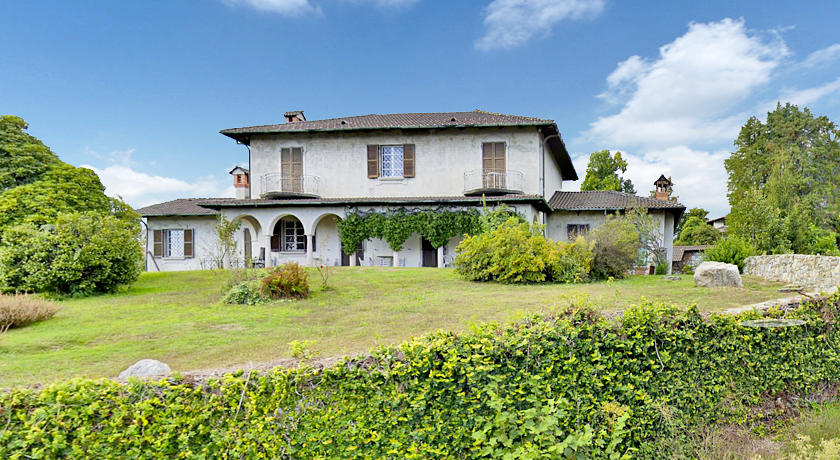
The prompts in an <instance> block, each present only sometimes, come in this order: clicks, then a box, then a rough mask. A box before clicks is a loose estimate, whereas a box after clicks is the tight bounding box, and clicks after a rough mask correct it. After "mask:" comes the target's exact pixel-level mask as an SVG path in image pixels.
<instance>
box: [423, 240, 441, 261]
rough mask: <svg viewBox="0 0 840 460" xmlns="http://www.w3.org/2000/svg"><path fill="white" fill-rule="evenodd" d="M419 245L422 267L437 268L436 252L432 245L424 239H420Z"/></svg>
mask: <svg viewBox="0 0 840 460" xmlns="http://www.w3.org/2000/svg"><path fill="white" fill-rule="evenodd" d="M420 245H421V247H422V251H423V266H424V267H437V266H438V252H437V249H435V248H434V247H432V243H429V240H427V239H426V238H420Z"/></svg>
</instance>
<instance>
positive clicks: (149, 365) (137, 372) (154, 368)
mask: <svg viewBox="0 0 840 460" xmlns="http://www.w3.org/2000/svg"><path fill="white" fill-rule="evenodd" d="M170 372H172V370H171V369H169V366H168V365H167V364H166V363H162V362H160V361H156V360H154V359H141V360H140V361H137V362H136V363H135V364H134V365H132V366H131V367H129V368H128V369H126V370H124V371H122V372H120V376H119V378H120V379H123V380H125V379H127V378H129V377H139V378H146V377H165V376H167V375H169V373H170Z"/></svg>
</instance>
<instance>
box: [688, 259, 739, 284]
mask: <svg viewBox="0 0 840 460" xmlns="http://www.w3.org/2000/svg"><path fill="white" fill-rule="evenodd" d="M694 284H695V285H697V286H700V287H744V283H743V282H741V274H740V273H738V266H737V265H732V264H725V263H723V262H703V263H702V264H700V265H698V266H697V268H696V269H695V270H694Z"/></svg>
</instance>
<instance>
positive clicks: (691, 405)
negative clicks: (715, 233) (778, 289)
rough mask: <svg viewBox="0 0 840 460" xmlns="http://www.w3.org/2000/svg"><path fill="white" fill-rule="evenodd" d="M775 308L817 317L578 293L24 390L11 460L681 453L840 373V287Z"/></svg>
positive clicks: (7, 394)
mask: <svg viewBox="0 0 840 460" xmlns="http://www.w3.org/2000/svg"><path fill="white" fill-rule="evenodd" d="M770 316H773V317H782V316H784V317H788V318H800V319H805V320H807V325H806V326H801V327H789V328H777V329H755V328H748V327H742V326H740V325H739V321H741V320H744V319H751V318H756V317H757V313H755V312H750V313H745V314H744V315H741V316H740V317H734V316H718V315H712V316H710V317H708V318H704V317H703V316H702V315H701V314H700V313H699V312H698V310H697V308H696V307H690V308H688V309H680V308H677V307H675V306H673V305H669V304H652V303H649V302H643V303H642V304H641V305H639V306H637V307H633V308H631V309H629V310H627V311H626V312H625V313H624V315H623V316H620V317H618V318H617V319H615V320H612V321H607V320H605V319H603V318H599V317H598V315H597V313H596V312H594V311H592V310H590V309H588V308H586V307H585V306H578V307H576V308H575V309H573V310H568V311H557V312H555V314H553V315H550V316H547V317H536V316H533V317H527V318H525V319H523V320H521V321H520V322H518V323H515V324H511V325H508V326H505V327H500V326H498V325H495V324H489V325H484V326H480V327H477V328H475V329H474V330H472V331H471V332H469V333H463V334H456V333H452V332H437V333H434V334H431V335H429V336H426V337H423V338H419V339H415V340H412V341H410V342H407V343H404V344H402V345H399V346H394V347H381V348H379V349H376V350H374V351H373V352H372V353H371V354H370V355H368V356H356V357H352V358H346V359H344V360H342V361H340V362H339V363H337V364H336V365H334V366H332V367H329V368H311V367H306V366H304V367H300V368H295V369H283V368H278V369H274V370H272V371H269V372H265V373H251V372H247V373H243V372H241V371H240V372H239V373H237V374H232V375H226V376H224V377H222V378H221V379H219V380H210V381H208V382H201V381H195V380H191V379H185V378H180V377H177V376H176V377H172V378H170V379H169V380H163V381H160V382H141V381H136V380H135V381H130V382H128V383H127V384H120V383H117V382H114V381H111V380H98V381H93V380H82V379H80V380H71V381H68V382H63V383H57V384H53V385H48V386H46V387H43V388H40V389H38V388H25V389H12V390H9V391H4V392H0V458H4V459H5V458H9V459H22V458H39V459H58V458H62V459H65V458H66V459H82V458H98V459H121V458H133V459H158V458H191V459H202V458H219V459H240V458H248V459H251V458H253V459H269V458H270V459H291V458H294V459H354V458H371V459H393V458H423V459H467V460H473V459H490V458H501V459H520V460H524V459H543V458H552V459H555V458H556V459H567V458H587V459H596V460H597V459H603V460H606V459H610V460H624V459H628V458H638V459H659V458H673V456H672V455H669V453H668V452H663V451H662V450H661V444H657V442H658V440H662V439H669V440H672V439H676V440H679V439H681V438H683V439H685V438H688V437H690V436H691V435H692V433H694V432H696V431H697V429H698V428H699V427H702V426H705V425H708V424H713V423H715V422H718V421H722V422H725V423H727V424H732V425H738V424H743V425H749V426H753V427H760V426H761V425H762V424H763V423H766V422H767V421H772V420H773V418H774V417H780V416H783V415H785V414H783V413H780V411H784V410H791V409H785V407H788V405H789V404H791V405H792V404H793V402H795V401H797V400H798V399H799V397H800V396H804V397H805V398H803V400H804V399H807V396H808V395H809V394H814V393H813V392H814V391H817V390H819V389H820V388H827V387H829V388H830V385H831V384H836V383H837V382H838V381H840V366H838V363H840V334H838V331H837V329H836V327H835V326H836V324H835V321H836V319H837V318H840V295H834V296H832V297H830V298H828V299H821V300H818V301H814V302H811V303H807V304H805V305H803V306H801V307H799V308H798V309H796V310H788V311H774V312H770ZM765 398H770V399H769V400H770V401H772V402H773V404H769V405H768V404H765V405H762V404H761V403H762V402H763V401H765ZM780 399H781V400H782V401H784V402H785V404H778V400H780ZM768 407H772V408H773V409H772V411H771V412H767V410H768V409H767V408H768ZM791 407H792V408H793V410H794V411H795V410H796V409H795V405H792V406H791Z"/></svg>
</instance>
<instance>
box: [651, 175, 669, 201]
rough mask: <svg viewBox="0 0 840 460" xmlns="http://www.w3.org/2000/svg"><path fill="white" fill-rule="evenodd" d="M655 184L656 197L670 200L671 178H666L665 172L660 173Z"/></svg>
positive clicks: (661, 199)
mask: <svg viewBox="0 0 840 460" xmlns="http://www.w3.org/2000/svg"><path fill="white" fill-rule="evenodd" d="M653 185H654V186H656V192H655V195H654V198H656V199H657V200H660V201H669V200H670V199H671V190H672V189H671V180H670V179H666V178H665V175H664V174H662V175H660V176H659V179H656V182H654V183H653Z"/></svg>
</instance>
